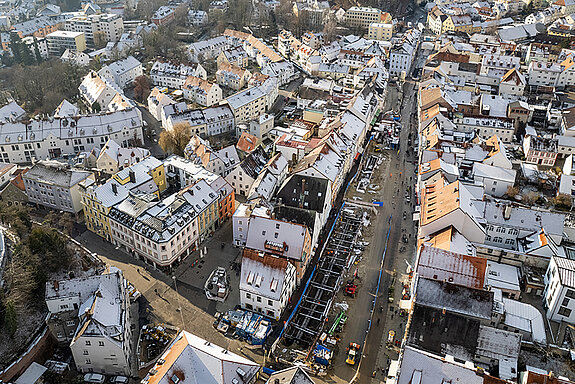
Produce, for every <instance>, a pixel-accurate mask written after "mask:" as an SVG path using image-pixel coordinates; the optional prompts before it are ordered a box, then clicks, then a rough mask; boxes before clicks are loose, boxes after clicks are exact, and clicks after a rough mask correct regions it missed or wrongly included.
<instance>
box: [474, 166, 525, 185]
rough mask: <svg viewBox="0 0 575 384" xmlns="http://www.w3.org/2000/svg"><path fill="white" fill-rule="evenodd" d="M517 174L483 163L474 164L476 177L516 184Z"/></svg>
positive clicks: (510, 170) (511, 170)
mask: <svg viewBox="0 0 575 384" xmlns="http://www.w3.org/2000/svg"><path fill="white" fill-rule="evenodd" d="M516 173H517V172H516V171H514V170H513V169H505V168H501V167H495V166H493V165H487V164H483V163H474V164H473V175H474V176H475V177H483V178H487V179H494V180H502V181H507V182H510V183H514V182H515V175H516Z"/></svg>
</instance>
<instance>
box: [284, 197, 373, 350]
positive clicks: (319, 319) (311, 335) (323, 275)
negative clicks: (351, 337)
mask: <svg viewBox="0 0 575 384" xmlns="http://www.w3.org/2000/svg"><path fill="white" fill-rule="evenodd" d="M364 215H367V212H366V210H365V209H364V208H360V207H349V206H348V207H345V208H344V209H343V210H342V211H341V214H340V216H339V218H338V221H337V222H336V225H335V227H334V229H333V232H332V233H331V235H330V237H329V239H328V240H327V244H326V246H325V247H324V249H323V252H322V254H321V256H320V258H319V262H318V266H317V270H316V273H315V274H314V275H313V277H312V280H311V281H310V283H309V285H308V286H307V288H306V290H305V291H304V293H303V296H302V299H301V302H300V305H299V306H298V307H297V309H296V312H295V313H294V315H293V317H292V319H291V321H290V322H289V323H288V324H287V326H286V330H285V333H284V338H285V341H286V342H294V341H296V342H297V343H298V344H300V345H301V346H302V347H306V348H309V347H311V346H313V344H314V342H315V340H316V338H317V337H318V335H319V334H320V332H321V331H322V328H323V325H324V324H325V322H326V320H327V317H328V313H329V310H330V308H331V305H332V302H333V299H334V297H335V294H336V293H337V291H338V289H339V288H340V286H341V285H342V282H343V278H344V276H345V274H346V273H347V271H349V268H350V266H351V265H353V263H354V261H355V253H354V249H355V245H356V242H357V240H358V239H357V238H358V236H359V235H360V229H361V226H362V223H363V222H364Z"/></svg>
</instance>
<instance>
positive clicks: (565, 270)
mask: <svg viewBox="0 0 575 384" xmlns="http://www.w3.org/2000/svg"><path fill="white" fill-rule="evenodd" d="M553 259H554V260H555V263H556V264H557V270H558V271H559V278H560V279H561V284H563V285H565V286H568V287H571V288H575V260H571V259H566V258H563V257H554V258H553Z"/></svg>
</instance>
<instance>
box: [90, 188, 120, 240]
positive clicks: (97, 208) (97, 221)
mask: <svg viewBox="0 0 575 384" xmlns="http://www.w3.org/2000/svg"><path fill="white" fill-rule="evenodd" d="M128 193H129V191H128V189H127V188H126V187H124V186H122V185H119V184H118V183H117V182H116V181H115V180H108V181H107V182H106V183H105V184H103V185H100V186H97V185H96V184H95V183H94V181H93V180H86V183H84V184H82V185H80V194H81V196H82V206H83V210H84V221H85V223H86V227H87V228H88V230H90V231H92V232H94V233H95V234H97V235H98V236H100V237H102V238H104V239H106V240H110V239H111V238H112V233H111V230H110V220H109V219H108V213H109V212H110V209H111V208H112V207H113V206H114V205H116V204H118V203H120V202H122V201H123V200H124V199H125V198H126V197H128Z"/></svg>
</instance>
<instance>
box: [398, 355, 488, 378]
mask: <svg viewBox="0 0 575 384" xmlns="http://www.w3.org/2000/svg"><path fill="white" fill-rule="evenodd" d="M449 382H452V383H465V384H483V377H482V376H480V375H478V374H477V373H476V371H475V369H470V368H467V367H465V365H464V364H461V363H456V362H450V361H448V360H446V359H445V358H443V357H439V356H436V355H433V354H431V353H427V352H423V351H420V350H418V349H416V348H413V347H409V346H408V347H405V350H404V352H403V359H402V360H401V371H400V374H399V378H398V381H397V383H398V384H412V383H423V384H427V383H433V384H439V383H449Z"/></svg>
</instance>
